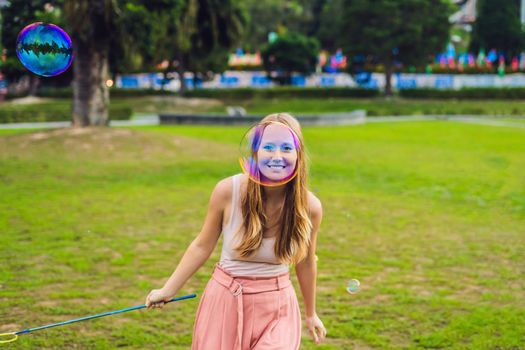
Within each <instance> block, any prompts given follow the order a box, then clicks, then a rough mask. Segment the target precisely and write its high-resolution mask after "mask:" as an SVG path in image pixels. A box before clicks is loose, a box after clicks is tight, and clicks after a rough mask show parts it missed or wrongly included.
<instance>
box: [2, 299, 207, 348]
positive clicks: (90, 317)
mask: <svg viewBox="0 0 525 350" xmlns="http://www.w3.org/2000/svg"><path fill="white" fill-rule="evenodd" d="M196 296H197V295H196V294H189V295H185V296H183V297H179V298H173V299H170V300H169V301H166V304H167V303H171V302H173V301H178V300H184V299H190V298H195V297H196ZM145 307H146V305H137V306H133V307H128V308H126V309H121V310H115V311H108V312H104V313H101V314H97V315H92V316H86V317H81V318H75V319H73V320H69V321H64V322H59V323H53V324H48V325H45V326H41V327H35V328H28V329H24V330H22V331H18V332H10V333H0V344H2V343H10V342H13V341H15V340H17V339H18V335H19V334H25V333H29V332H34V331H38V330H41V329H46V328H51V327H57V326H64V325H66V324H70V323H74V322H80V321H86V320H91V319H93V318H97V317H104V316H109V315H115V314H120V313H122V312H128V311H133V310H138V309H143V308H145ZM8 336H11V337H12V338H11V339H7V340H1V339H2V338H3V337H4V338H5V337H8Z"/></svg>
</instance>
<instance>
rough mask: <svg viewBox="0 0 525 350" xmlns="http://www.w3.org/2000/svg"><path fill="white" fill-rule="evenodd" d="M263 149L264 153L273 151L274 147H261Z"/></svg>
mask: <svg viewBox="0 0 525 350" xmlns="http://www.w3.org/2000/svg"><path fill="white" fill-rule="evenodd" d="M263 149H264V150H265V151H273V150H274V149H275V147H273V146H272V145H266V146H264V147H263Z"/></svg>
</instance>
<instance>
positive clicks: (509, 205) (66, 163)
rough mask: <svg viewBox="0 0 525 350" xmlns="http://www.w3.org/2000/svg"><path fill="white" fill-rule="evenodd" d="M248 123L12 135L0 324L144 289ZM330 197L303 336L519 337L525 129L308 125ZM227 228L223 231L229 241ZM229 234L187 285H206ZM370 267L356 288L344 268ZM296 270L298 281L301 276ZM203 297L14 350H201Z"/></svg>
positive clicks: (46, 318)
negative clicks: (313, 328) (314, 331)
mask: <svg viewBox="0 0 525 350" xmlns="http://www.w3.org/2000/svg"><path fill="white" fill-rule="evenodd" d="M244 131H245V128H243V127H205V126H200V127H193V126H174V127H144V128H140V129H133V130H131V129H115V128H114V129H86V130H81V131H74V130H73V131H71V130H69V131H68V130H55V131H40V132H24V133H20V134H17V133H14V132H10V133H1V134H0V181H1V186H0V232H1V234H0V239H2V245H1V246H0V266H1V267H2V268H1V269H0V301H1V302H0V315H1V323H0V333H1V332H3V331H16V330H21V329H25V328H28V327H36V326H40V325H44V324H47V323H54V322H60V321H64V320H67V319H71V318H75V317H81V316H85V315H90V314H94V313H99V312H105V311H109V310H114V309H119V308H124V307H128V306H133V305H137V304H141V303H143V301H144V298H145V296H146V295H147V293H148V292H149V290H150V289H152V288H158V287H160V286H162V284H163V283H164V281H165V280H166V279H167V277H168V276H169V275H170V274H171V272H172V271H173V269H174V268H175V266H176V264H177V262H178V261H179V259H180V258H181V256H182V254H183V253H184V249H185V248H186V247H187V245H188V244H189V243H190V242H191V240H192V239H193V238H194V237H195V235H196V234H197V233H198V232H199V230H200V228H201V225H202V222H203V219H204V215H205V213H206V205H207V202H208V199H209V195H210V191H211V190H212V188H213V186H214V184H215V183H216V182H217V181H218V180H219V179H221V178H223V177H226V176H229V175H231V174H234V173H237V172H238V171H239V169H238V163H237V160H236V158H237V145H238V141H239V139H240V137H241V136H242V134H243V132H244ZM304 134H305V139H306V143H307V146H308V152H309V155H310V158H311V161H312V163H311V176H310V183H311V189H312V190H313V191H314V192H316V193H317V195H318V196H319V198H320V199H321V201H322V202H323V206H324V220H323V223H322V225H321V230H320V232H319V240H318V252H317V255H318V256H319V262H318V297H317V309H318V313H319V315H320V317H321V319H322V320H323V322H324V323H325V325H326V327H327V329H328V338H327V341H326V343H325V344H323V345H321V346H318V347H316V346H315V345H314V344H313V343H312V341H311V340H310V339H309V337H308V334H307V332H306V331H304V332H303V341H302V347H301V349H374V348H377V349H480V350H484V349H487V350H488V349H522V348H523V347H524V344H525V335H524V334H523V325H524V324H525V307H524V306H523V290H524V288H525V282H524V280H523V275H524V272H525V271H524V268H523V266H524V265H523V246H524V244H525V236H524V235H523V227H524V226H525V173H524V172H523V169H525V141H524V140H525V137H524V136H525V130H523V129H519V128H506V127H497V128H496V127H490V126H482V125H469V124H461V123H454V122H419V123H418V122H413V123H393V124H387V123H381V124H368V125H360V126H354V127H305V128H304ZM219 243H220V242H219ZM219 256H220V246H218V247H217V248H216V250H215V252H214V254H213V255H212V257H211V258H210V260H209V261H208V262H207V263H206V265H205V266H204V267H203V268H202V269H201V270H199V271H198V272H197V274H196V275H195V276H194V277H193V278H192V279H190V281H189V282H188V283H187V284H186V285H185V286H184V288H183V289H182V290H181V291H180V294H181V295H182V294H188V293H193V292H195V293H197V294H199V295H200V294H201V293H202V291H203V289H204V287H205V284H206V281H207V280H208V278H209V276H210V273H211V271H212V268H213V264H214V263H215V262H216V261H217V260H218V258H219ZM352 278H357V279H359V280H360V281H361V291H360V292H359V293H358V294H354V295H350V294H348V293H346V291H345V286H346V282H347V281H348V280H350V279H352ZM294 284H295V286H296V290H297V292H298V295H300V292H299V289H298V284H297V281H296V279H295V276H294ZM197 303H198V299H193V300H186V301H183V302H179V303H173V304H170V305H169V306H166V307H165V308H164V309H162V310H141V311H133V312H129V313H125V314H120V315H115V316H109V317H105V318H102V319H97V320H90V321H85V322H80V323H76V324H73V325H67V326H64V327H58V328H52V329H48V330H42V331H37V332H34V333H32V334H27V335H21V336H20V339H19V340H18V341H17V342H16V343H12V345H8V346H5V348H6V349H7V348H9V349H71V348H80V349H112V348H117V347H119V348H123V349H188V348H189V346H190V343H191V332H192V327H193V321H194V317H195V312H196V308H197V305H198V304H197Z"/></svg>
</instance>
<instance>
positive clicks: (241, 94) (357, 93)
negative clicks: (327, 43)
mask: <svg viewBox="0 0 525 350" xmlns="http://www.w3.org/2000/svg"><path fill="white" fill-rule="evenodd" d="M185 96H186V97H210V98H219V99H234V100H235V99H250V98H277V97H280V98H291V97H295V98H330V97H377V96H379V90H375V89H362V88H345V87H341V88H335V87H330V88H317V87H304V88H303V87H274V88H267V89H260V88H233V89H196V90H188V91H187V92H186V93H185Z"/></svg>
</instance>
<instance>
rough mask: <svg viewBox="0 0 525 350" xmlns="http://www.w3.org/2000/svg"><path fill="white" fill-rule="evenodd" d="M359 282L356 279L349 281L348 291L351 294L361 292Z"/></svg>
mask: <svg viewBox="0 0 525 350" xmlns="http://www.w3.org/2000/svg"><path fill="white" fill-rule="evenodd" d="M359 285H360V283H359V281H358V280H356V279H351V280H350V281H348V285H347V286H346V291H347V292H348V293H350V294H354V293H357V292H358V291H359Z"/></svg>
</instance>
